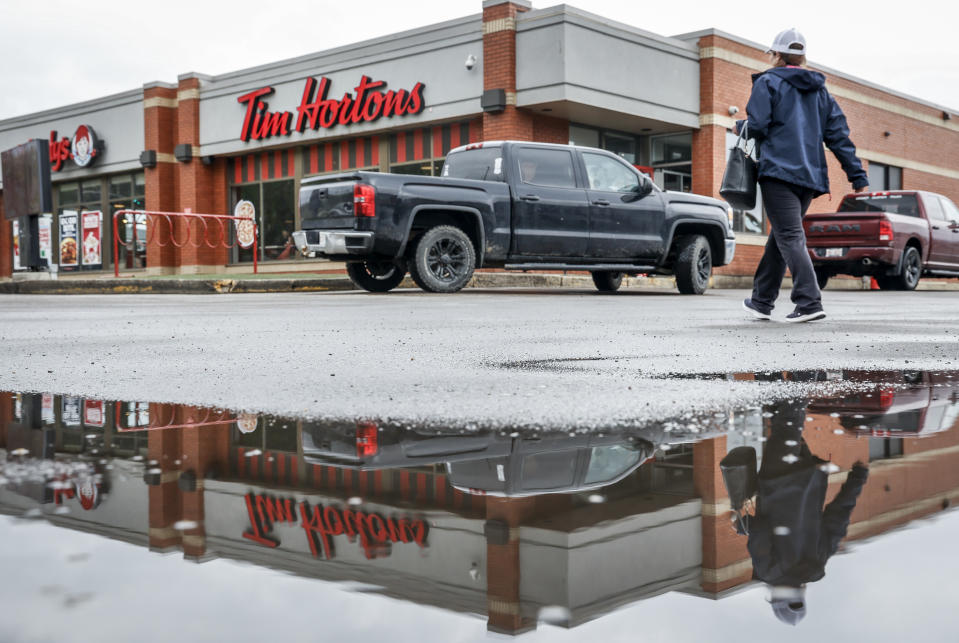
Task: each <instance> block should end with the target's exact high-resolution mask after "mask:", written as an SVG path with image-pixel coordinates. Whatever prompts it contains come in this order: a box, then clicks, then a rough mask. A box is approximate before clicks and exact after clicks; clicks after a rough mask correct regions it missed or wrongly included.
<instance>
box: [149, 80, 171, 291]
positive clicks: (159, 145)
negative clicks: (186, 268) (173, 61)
mask: <svg viewBox="0 0 959 643" xmlns="http://www.w3.org/2000/svg"><path fill="white" fill-rule="evenodd" d="M143 121H144V142H143V143H144V149H145V150H148V151H153V152H155V153H156V167H152V168H150V167H148V168H145V169H144V176H145V179H146V209H147V210H159V211H161V212H175V211H176V210H177V207H178V204H177V201H176V159H174V157H173V148H174V145H175V144H176V126H177V98H176V87H174V86H173V85H168V84H166V83H151V84H148V85H145V86H144V88H143ZM147 227H148V230H149V232H148V236H149V241H150V243H148V244H147V266H148V271H149V272H151V273H163V272H171V271H172V267H173V266H174V265H175V264H176V252H174V248H173V245H172V244H171V243H170V229H169V226H168V225H167V223H166V221H165V220H163V219H159V218H156V217H151V218H150V220H149V221H148V222H147Z"/></svg>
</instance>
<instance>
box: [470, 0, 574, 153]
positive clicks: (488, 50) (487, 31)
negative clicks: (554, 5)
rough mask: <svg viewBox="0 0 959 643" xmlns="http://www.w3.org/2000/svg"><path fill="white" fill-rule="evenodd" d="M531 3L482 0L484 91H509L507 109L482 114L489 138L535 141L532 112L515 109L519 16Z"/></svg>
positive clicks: (518, 0) (489, 139)
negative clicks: (517, 18)
mask: <svg viewBox="0 0 959 643" xmlns="http://www.w3.org/2000/svg"><path fill="white" fill-rule="evenodd" d="M531 6H532V5H531V3H530V2H528V1H527V0H485V1H484V2H483V90H484V91H486V90H491V89H502V90H505V91H506V109H505V110H503V111H502V112H499V113H492V112H484V113H483V138H484V139H485V140H488V141H492V140H521V141H532V140H534V132H533V116H532V114H530V113H529V112H526V111H523V110H519V109H516V15H517V14H519V13H523V12H525V11H529V10H530V8H531ZM564 142H567V141H564Z"/></svg>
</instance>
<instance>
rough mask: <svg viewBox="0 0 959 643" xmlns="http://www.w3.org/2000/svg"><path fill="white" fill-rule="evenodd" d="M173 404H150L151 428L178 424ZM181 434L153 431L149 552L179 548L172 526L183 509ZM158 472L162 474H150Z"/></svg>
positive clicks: (148, 467)
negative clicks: (180, 481)
mask: <svg viewBox="0 0 959 643" xmlns="http://www.w3.org/2000/svg"><path fill="white" fill-rule="evenodd" d="M176 408H177V407H176V406H175V405H173V404H150V422H151V424H152V425H154V426H155V425H166V424H172V423H175V422H176V417H177V412H176ZM180 454H181V448H180V432H179V431H176V430H163V429H160V430H151V431H150V434H149V439H148V441H147V465H146V476H145V479H146V480H147V483H148V484H149V493H148V498H149V502H150V510H149V520H150V548H151V549H159V550H165V549H169V548H171V547H175V546H177V545H179V544H180V533H179V532H177V531H176V530H175V529H174V528H173V525H174V524H175V523H176V521H178V520H180V516H181V514H182V507H181V502H180V489H179V486H178V485H177V481H178V480H179V477H180V471H179V465H177V464H175V463H176V461H177V460H180ZM156 469H159V470H160V473H159V474H151V473H150V471H151V470H156Z"/></svg>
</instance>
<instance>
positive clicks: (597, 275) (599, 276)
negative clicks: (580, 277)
mask: <svg viewBox="0 0 959 643" xmlns="http://www.w3.org/2000/svg"><path fill="white" fill-rule="evenodd" d="M591 276H592V277H593V283H594V284H596V290H598V291H599V292H616V291H617V290H619V287H620V286H622V285H623V273H621V272H612V271H610V270H601V271H597V272H594V273H591Z"/></svg>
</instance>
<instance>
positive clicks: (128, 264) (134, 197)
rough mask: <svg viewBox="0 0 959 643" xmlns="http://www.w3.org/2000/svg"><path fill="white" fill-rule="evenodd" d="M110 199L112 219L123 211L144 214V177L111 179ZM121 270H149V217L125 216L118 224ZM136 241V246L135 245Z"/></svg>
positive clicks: (110, 217) (111, 220) (134, 175)
mask: <svg viewBox="0 0 959 643" xmlns="http://www.w3.org/2000/svg"><path fill="white" fill-rule="evenodd" d="M107 185H108V190H107V191H108V194H109V198H110V214H109V219H110V222H111V224H112V222H113V215H114V214H115V213H116V212H119V211H120V210H143V209H144V208H145V207H146V206H145V199H146V181H145V178H144V175H143V173H142V172H141V173H137V174H125V175H120V176H113V177H110V179H109V181H108V182H107ZM117 225H118V229H117V235H118V236H119V238H120V244H119V245H118V248H117V249H118V252H119V261H120V266H121V267H123V268H124V269H126V270H131V269H134V268H145V267H146V235H147V222H146V215H143V214H137V215H126V216H121V217H120V218H119V220H118V221H117ZM134 241H135V243H134Z"/></svg>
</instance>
